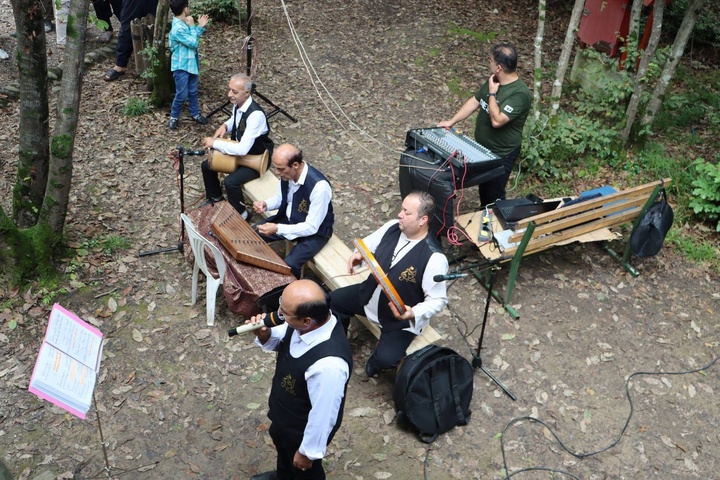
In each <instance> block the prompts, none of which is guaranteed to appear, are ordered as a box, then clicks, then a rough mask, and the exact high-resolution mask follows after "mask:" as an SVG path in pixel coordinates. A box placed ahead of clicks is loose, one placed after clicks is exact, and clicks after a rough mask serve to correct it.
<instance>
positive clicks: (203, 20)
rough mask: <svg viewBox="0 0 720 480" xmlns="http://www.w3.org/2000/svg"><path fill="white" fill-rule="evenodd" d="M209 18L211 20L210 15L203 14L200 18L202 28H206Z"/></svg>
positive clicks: (199, 23) (199, 22)
mask: <svg viewBox="0 0 720 480" xmlns="http://www.w3.org/2000/svg"><path fill="white" fill-rule="evenodd" d="M208 20H210V17H208V16H207V15H201V16H200V18H198V25H200V26H201V27H202V28H205V25H207V23H208Z"/></svg>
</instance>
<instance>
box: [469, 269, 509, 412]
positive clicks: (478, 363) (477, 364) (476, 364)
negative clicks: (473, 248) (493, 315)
mask: <svg viewBox="0 0 720 480" xmlns="http://www.w3.org/2000/svg"><path fill="white" fill-rule="evenodd" d="M498 268H499V267H497V266H495V265H493V266H492V267H490V280H489V285H488V289H487V290H488V296H487V299H486V300H485V314H484V315H483V322H482V328H481V329H480V340H478V346H477V353H476V354H475V355H473V361H472V366H473V368H479V369H480V370H482V371H483V373H485V375H487V376H488V377H490V380H492V381H493V382H495V384H496V385H497V386H498V387H500V388H501V389H502V391H503V392H505V394H506V395H507V396H508V397H510V398H512V399H513V400H517V398H516V397H515V395H513V394H512V393H511V392H510V390H508V389H507V388H505V385H503V384H502V383H500V381H499V380H498V379H497V378H495V377H494V376H493V375H492V373H490V372H489V371H488V369H487V368H485V367H484V366H483V363H482V358H481V357H480V350H481V349H482V344H483V339H484V338H485V325H487V318H488V311H489V310H490V301H491V300H492V289H493V285H494V284H495V273H496V272H497V270H498Z"/></svg>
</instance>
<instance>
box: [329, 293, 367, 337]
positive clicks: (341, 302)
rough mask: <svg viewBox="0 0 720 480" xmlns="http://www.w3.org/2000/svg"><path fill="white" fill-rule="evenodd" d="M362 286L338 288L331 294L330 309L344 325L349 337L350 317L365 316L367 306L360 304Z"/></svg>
mask: <svg viewBox="0 0 720 480" xmlns="http://www.w3.org/2000/svg"><path fill="white" fill-rule="evenodd" d="M359 296H360V284H359V283H358V284H355V285H350V286H348V287H343V288H338V289H337V290H333V291H332V292H330V309H331V310H332V311H333V313H334V314H335V316H336V317H337V319H338V320H339V321H340V323H342V326H343V328H344V329H345V334H346V335H347V331H348V327H349V326H350V317H352V316H353V315H358V314H360V315H364V314H365V305H361V303H360V298H359Z"/></svg>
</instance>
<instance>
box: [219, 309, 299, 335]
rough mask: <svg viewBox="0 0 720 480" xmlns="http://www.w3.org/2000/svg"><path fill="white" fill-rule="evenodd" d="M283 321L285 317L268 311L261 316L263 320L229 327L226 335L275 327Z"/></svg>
mask: <svg viewBox="0 0 720 480" xmlns="http://www.w3.org/2000/svg"><path fill="white" fill-rule="evenodd" d="M283 323H285V319H284V318H282V317H281V316H280V314H279V313H278V312H270V313H268V314H267V315H265V318H263V321H262V322H260V323H246V324H245V325H240V326H239V327H235V328H231V329H230V330H228V337H234V336H235V335H239V334H241V333H246V332H252V331H253V330H257V329H259V328H262V327H268V328H272V327H277V326H278V325H282V324H283Z"/></svg>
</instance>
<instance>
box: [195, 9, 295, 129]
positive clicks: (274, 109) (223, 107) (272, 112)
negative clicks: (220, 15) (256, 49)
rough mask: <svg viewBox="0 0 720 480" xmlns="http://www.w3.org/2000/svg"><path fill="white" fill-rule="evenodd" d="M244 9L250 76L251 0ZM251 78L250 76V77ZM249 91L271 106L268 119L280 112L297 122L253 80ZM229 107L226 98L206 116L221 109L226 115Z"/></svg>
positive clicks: (248, 73)
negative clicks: (260, 89) (258, 89)
mask: <svg viewBox="0 0 720 480" xmlns="http://www.w3.org/2000/svg"><path fill="white" fill-rule="evenodd" d="M245 11H246V12H247V24H246V26H247V29H246V30H247V34H246V36H247V45H246V47H245V48H246V55H247V63H246V66H245V74H246V75H247V76H248V77H251V75H250V72H251V70H252V48H253V38H252V0H247V4H246V7H245ZM251 78H252V77H251ZM250 93H251V94H252V95H253V96H255V97H257V98H259V99H260V100H262V101H263V102H265V103H267V104H268V105H270V106H271V107H272V110H270V112H269V113H267V114H266V117H267V119H268V120H270V119H271V118H272V117H274V116H275V115H277V114H278V113H282V114H283V115H285V116H286V117H287V118H289V119H290V121H291V122H297V120H296V119H295V117H293V116H292V115H290V114H289V113H288V112H286V111H285V109H283V108H282V107H280V106H278V105H276V104H274V103H273V102H272V101H271V100H270V99H269V98H267V97H266V96H264V95H263V94H262V93H260V92H258V91H257V88H256V87H255V82H253V84H252V91H251V92H250ZM239 106H241V105H238V107H239ZM229 108H230V100H227V101H226V102H225V103H223V104H222V105H220V106H219V107H217V108H215V109H214V110H213V111H212V112H210V113H209V114H208V115H207V117H208V118H210V117H212V116H213V115H215V114H216V113H218V112H221V111H224V112H225V113H227V114H228V115H230V113H232V112H230V111H229Z"/></svg>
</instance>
